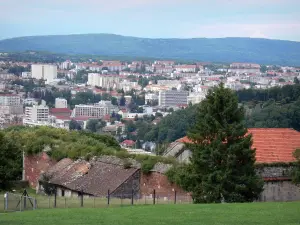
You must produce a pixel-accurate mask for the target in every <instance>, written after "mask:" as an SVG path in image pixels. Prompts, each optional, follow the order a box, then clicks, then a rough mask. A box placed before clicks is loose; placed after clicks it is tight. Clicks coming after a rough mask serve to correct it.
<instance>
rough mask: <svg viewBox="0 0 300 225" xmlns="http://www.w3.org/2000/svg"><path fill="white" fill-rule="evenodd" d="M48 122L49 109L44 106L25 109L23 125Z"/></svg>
mask: <svg viewBox="0 0 300 225" xmlns="http://www.w3.org/2000/svg"><path fill="white" fill-rule="evenodd" d="M48 120H49V107H48V106H46V105H45V104H42V105H33V106H27V107H25V118H24V120H23V123H24V124H26V122H48Z"/></svg>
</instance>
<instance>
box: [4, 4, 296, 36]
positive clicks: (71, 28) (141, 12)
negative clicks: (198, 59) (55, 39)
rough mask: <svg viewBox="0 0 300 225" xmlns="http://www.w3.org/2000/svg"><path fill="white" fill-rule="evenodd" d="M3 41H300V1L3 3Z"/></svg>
mask: <svg viewBox="0 0 300 225" xmlns="http://www.w3.org/2000/svg"><path fill="white" fill-rule="evenodd" d="M0 4H1V8H2V14H1V15H0V21H1V22H0V29H1V30H2V32H1V35H0V39H6V38H12V37H19V36H34V35H57V34H83V33H112V34H120V35H125V36H136V37H148V38H197V37H207V38H222V37H252V38H269V39H281V40H291V41H300V13H299V11H300V2H299V1H297V0H288V1H283V0H274V1H271V0H261V1H258V0H253V1H251V2H240V1H238V0H226V1H221V0H211V1H195V0H185V1H183V0H173V1H171V0H164V1H162V2H160V1H158V0H151V1H150V0H143V1H138V0H127V1H122V2H120V1H119V0H111V1H102V0H100V1H96V0H87V1H85V2H82V1H79V0H72V1H71V0H63V1H58V0H52V1H50V0H45V1H43V2H42V3H41V2H40V1H37V0H28V1H26V4H21V1H20V0H11V1H9V2H8V1H4V0H0Z"/></svg>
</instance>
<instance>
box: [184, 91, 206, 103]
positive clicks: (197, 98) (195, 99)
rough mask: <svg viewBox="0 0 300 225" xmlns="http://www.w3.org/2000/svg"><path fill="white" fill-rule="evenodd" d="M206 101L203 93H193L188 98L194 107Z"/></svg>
mask: <svg viewBox="0 0 300 225" xmlns="http://www.w3.org/2000/svg"><path fill="white" fill-rule="evenodd" d="M204 99H205V94H204V93H201V92H193V93H190V95H189V96H188V97H187V101H188V103H191V104H193V105H195V104H198V103H200V102H201V101H202V100H204Z"/></svg>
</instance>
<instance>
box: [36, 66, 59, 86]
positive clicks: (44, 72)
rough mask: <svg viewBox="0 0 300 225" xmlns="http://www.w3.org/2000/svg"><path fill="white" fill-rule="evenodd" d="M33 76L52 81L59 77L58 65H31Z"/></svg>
mask: <svg viewBox="0 0 300 225" xmlns="http://www.w3.org/2000/svg"><path fill="white" fill-rule="evenodd" d="M31 76H32V78H35V79H38V80H40V79H43V80H46V83H51V82H53V81H54V80H55V79H56V78H57V66H56V65H47V64H33V65H31Z"/></svg>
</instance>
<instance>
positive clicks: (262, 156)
mask: <svg viewBox="0 0 300 225" xmlns="http://www.w3.org/2000/svg"><path fill="white" fill-rule="evenodd" d="M248 133H251V134H252V138H253V145H252V147H253V148H255V149H256V162H257V163H276V162H286V163H287V162H293V161H295V158H294V157H293V152H294V151H295V150H296V149H297V148H300V132H298V131H296V130H293V129H290V128H250V129H248ZM176 142H181V143H191V140H189V139H188V137H183V138H180V139H178V140H177V141H176Z"/></svg>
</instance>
